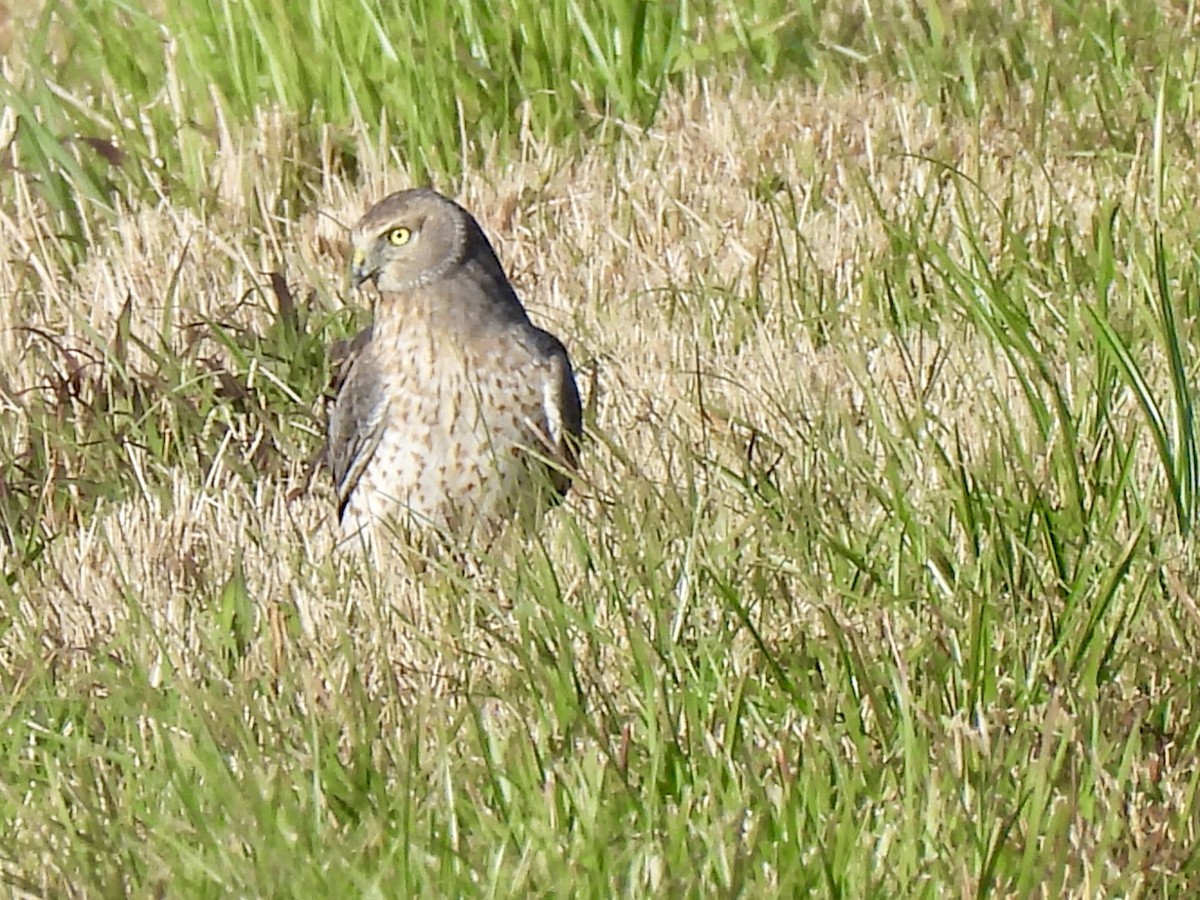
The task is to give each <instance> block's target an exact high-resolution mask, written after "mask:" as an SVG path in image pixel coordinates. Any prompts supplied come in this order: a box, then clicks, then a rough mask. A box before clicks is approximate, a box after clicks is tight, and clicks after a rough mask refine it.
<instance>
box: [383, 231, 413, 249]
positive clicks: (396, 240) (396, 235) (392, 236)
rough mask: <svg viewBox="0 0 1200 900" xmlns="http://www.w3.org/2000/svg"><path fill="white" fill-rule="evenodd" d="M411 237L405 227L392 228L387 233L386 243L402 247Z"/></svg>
mask: <svg viewBox="0 0 1200 900" xmlns="http://www.w3.org/2000/svg"><path fill="white" fill-rule="evenodd" d="M411 237H412V232H411V231H409V230H408V229H407V228H404V227H400V228H393V229H392V230H391V231H389V232H388V233H387V239H388V243H389V244H391V245H392V246H393V247H403V246H404V245H405V244H407V243H408V239H409V238H411Z"/></svg>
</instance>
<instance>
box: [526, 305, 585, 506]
mask: <svg viewBox="0 0 1200 900" xmlns="http://www.w3.org/2000/svg"><path fill="white" fill-rule="evenodd" d="M527 334H528V343H529V344H530V345H531V348H530V349H532V350H534V351H535V353H536V356H537V358H539V359H541V360H544V361H545V362H546V363H547V364H548V365H547V369H548V371H547V378H546V383H545V384H544V385H543V390H542V397H543V412H544V415H545V434H546V437H548V438H549V439H550V441H551V443H552V445H553V450H554V451H555V452H556V454H557V455H558V456H559V457H560V462H561V463H562V464H563V468H564V469H566V470H567V471H556V472H554V473H552V478H553V482H554V486H555V487H556V488H557V489H558V491H559V493H561V494H565V493H566V492H567V490H568V489H569V488H570V486H571V479H570V476H569V472H570V471H571V470H573V469H574V468H575V467H576V464H577V463H578V461H579V443H580V440H581V438H582V436H583V406H582V404H581V403H580V400H579V387H578V385H576V383H575V373H574V370H573V369H572V368H571V358H570V356H568V355H567V348H566V347H564V346H563V344H562V341H560V340H559V339H558V338H556V337H555V336H554V335H552V334H550V333H549V332H548V331H542V330H541V329H540V328H532V329H530V330H529V331H528V333H527Z"/></svg>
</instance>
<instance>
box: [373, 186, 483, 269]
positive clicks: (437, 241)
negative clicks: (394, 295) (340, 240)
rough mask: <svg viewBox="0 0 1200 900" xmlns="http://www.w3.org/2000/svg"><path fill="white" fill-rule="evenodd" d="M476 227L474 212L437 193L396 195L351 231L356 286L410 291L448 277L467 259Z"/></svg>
mask: <svg viewBox="0 0 1200 900" xmlns="http://www.w3.org/2000/svg"><path fill="white" fill-rule="evenodd" d="M472 225H474V220H473V219H472V218H471V215H470V213H468V212H467V211H466V210H464V209H463V208H462V207H461V206H459V205H458V204H457V203H455V202H454V201H453V200H449V199H447V198H446V197H443V196H442V195H441V194H439V193H437V192H436V191H431V190H427V189H423V188H422V189H415V190H408V191H400V192H399V193H396V194H391V195H390V196H388V197H385V198H384V199H383V200H380V201H379V202H378V203H376V204H375V205H374V206H372V207H371V208H370V209H369V210H367V212H366V214H365V215H364V216H363V217H362V218H361V219H360V220H359V222H358V224H357V225H355V226H354V229H353V231H352V232H351V236H350V240H351V245H352V248H353V249H352V256H351V263H350V280H351V283H352V284H353V286H354V287H358V286H359V285H361V284H362V283H363V282H364V281H374V282H375V284H376V286H377V287H378V288H379V290H381V291H385V292H386V291H407V290H412V289H414V288H419V287H423V286H424V285H427V284H430V283H432V282H434V281H437V280H438V279H440V278H445V277H446V276H448V275H450V274H451V273H452V272H453V271H454V270H455V269H456V268H457V267H458V266H460V265H462V263H463V260H464V259H465V258H466V256H467V253H468V251H469V249H470V246H471V243H472V237H473V235H472V227H471V226H472ZM474 230H475V231H478V226H475V228H474ZM479 236H480V237H482V233H480V235H479ZM484 240H485V242H486V239H484Z"/></svg>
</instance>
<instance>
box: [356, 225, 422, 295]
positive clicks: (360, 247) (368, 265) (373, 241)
mask: <svg viewBox="0 0 1200 900" xmlns="http://www.w3.org/2000/svg"><path fill="white" fill-rule="evenodd" d="M415 239H416V233H415V232H414V231H413V230H412V229H410V228H408V227H406V226H404V225H396V226H393V227H391V228H388V229H387V230H386V231H383V232H382V233H378V234H373V235H363V236H361V237H360V238H358V239H357V240H356V241H355V242H354V253H353V255H352V256H351V258H350V283H351V284H352V285H353V286H354V287H356V288H357V287H359V286H360V285H361V284H362V283H363V282H364V281H374V280H375V279H376V278H377V277H378V276H379V273H380V270H382V269H383V267H384V265H385V264H387V263H388V262H389V261H391V260H392V259H394V258H395V257H396V256H397V251H401V252H403V251H404V250H405V248H408V247H410V245H412V244H414V243H415Z"/></svg>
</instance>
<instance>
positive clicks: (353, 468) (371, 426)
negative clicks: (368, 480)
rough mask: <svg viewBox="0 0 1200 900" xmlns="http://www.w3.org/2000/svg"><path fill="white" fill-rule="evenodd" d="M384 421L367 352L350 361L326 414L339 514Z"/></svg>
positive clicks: (376, 379) (380, 391)
mask: <svg viewBox="0 0 1200 900" xmlns="http://www.w3.org/2000/svg"><path fill="white" fill-rule="evenodd" d="M386 421H387V399H386V397H385V394H384V391H383V379H382V378H381V377H380V375H379V373H378V372H377V371H376V369H375V366H374V365H373V360H372V357H371V355H370V354H369V353H360V354H359V355H358V356H357V357H356V358H355V359H354V360H353V362H352V363H351V365H350V369H349V372H348V373H347V374H346V378H345V381H344V382H343V383H342V387H341V390H340V391H339V392H338V397H337V400H336V401H335V402H334V405H333V409H332V410H331V411H330V413H329V467H330V468H331V469H332V470H333V483H334V486H335V487H336V488H337V494H338V516H339V517H341V516H342V514H343V513H344V512H345V510H346V504H347V503H349V502H350V496H351V495H352V494H353V493H354V489H355V487H356V486H357V485H358V482H359V479H360V478H362V474H363V472H364V471H365V470H366V468H367V465H368V464H369V463H370V461H371V458H372V457H373V456H374V455H375V450H376V448H378V446H379V442H380V440H381V439H382V438H383V433H384V426H385V424H386Z"/></svg>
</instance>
